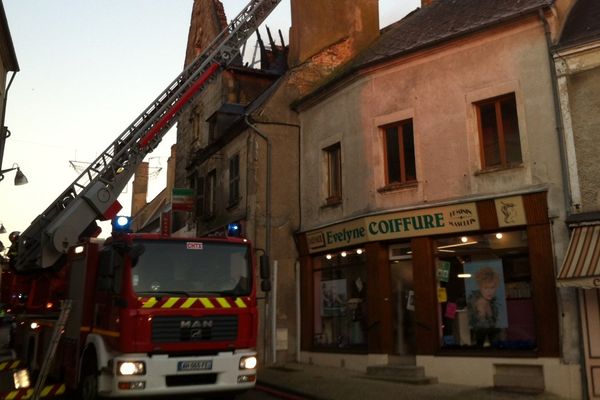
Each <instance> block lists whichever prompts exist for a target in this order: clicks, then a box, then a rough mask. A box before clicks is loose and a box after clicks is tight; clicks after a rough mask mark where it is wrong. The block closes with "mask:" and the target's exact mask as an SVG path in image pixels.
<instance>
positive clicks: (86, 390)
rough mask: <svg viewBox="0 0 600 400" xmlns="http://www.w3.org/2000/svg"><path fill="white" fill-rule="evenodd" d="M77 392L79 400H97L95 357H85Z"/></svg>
mask: <svg viewBox="0 0 600 400" xmlns="http://www.w3.org/2000/svg"><path fill="white" fill-rule="evenodd" d="M78 392H79V398H80V399H81V400H96V399H98V370H97V368H96V356H94V355H92V356H89V357H86V358H85V360H84V364H83V366H82V368H81V377H80V379H79V390H78Z"/></svg>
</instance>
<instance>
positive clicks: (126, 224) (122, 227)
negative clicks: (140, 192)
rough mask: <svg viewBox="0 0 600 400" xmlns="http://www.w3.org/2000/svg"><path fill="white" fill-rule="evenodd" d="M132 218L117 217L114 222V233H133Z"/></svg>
mask: <svg viewBox="0 0 600 400" xmlns="http://www.w3.org/2000/svg"><path fill="white" fill-rule="evenodd" d="M131 222H132V219H131V217H126V216H124V215H117V216H116V217H115V218H113V220H112V228H113V232H131Z"/></svg>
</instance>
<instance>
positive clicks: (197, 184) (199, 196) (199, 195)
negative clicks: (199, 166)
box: [193, 176, 204, 217]
mask: <svg viewBox="0 0 600 400" xmlns="http://www.w3.org/2000/svg"><path fill="white" fill-rule="evenodd" d="M193 185H194V189H195V190H196V217H202V216H203V215H204V177H203V176H197V177H196V179H195V180H194V182H193Z"/></svg>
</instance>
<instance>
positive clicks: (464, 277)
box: [456, 274, 471, 279]
mask: <svg viewBox="0 0 600 400" xmlns="http://www.w3.org/2000/svg"><path fill="white" fill-rule="evenodd" d="M456 276H457V277H459V278H462V279H469V278H470V277H471V274H458V275H456Z"/></svg>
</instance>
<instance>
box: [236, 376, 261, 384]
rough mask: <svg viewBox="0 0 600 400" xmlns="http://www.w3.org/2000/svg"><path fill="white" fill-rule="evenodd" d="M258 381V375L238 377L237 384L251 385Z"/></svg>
mask: <svg viewBox="0 0 600 400" xmlns="http://www.w3.org/2000/svg"><path fill="white" fill-rule="evenodd" d="M254 381H256V375H238V379H237V383H250V382H254Z"/></svg>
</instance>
